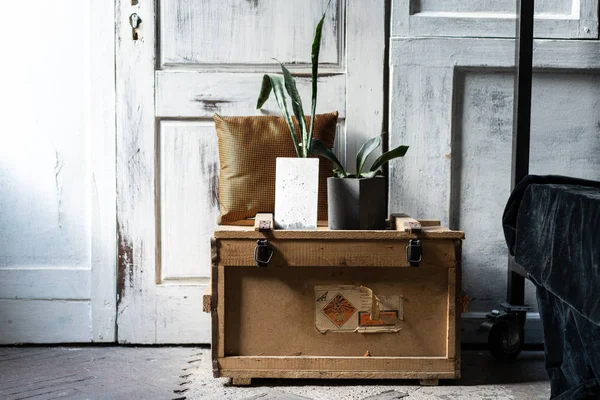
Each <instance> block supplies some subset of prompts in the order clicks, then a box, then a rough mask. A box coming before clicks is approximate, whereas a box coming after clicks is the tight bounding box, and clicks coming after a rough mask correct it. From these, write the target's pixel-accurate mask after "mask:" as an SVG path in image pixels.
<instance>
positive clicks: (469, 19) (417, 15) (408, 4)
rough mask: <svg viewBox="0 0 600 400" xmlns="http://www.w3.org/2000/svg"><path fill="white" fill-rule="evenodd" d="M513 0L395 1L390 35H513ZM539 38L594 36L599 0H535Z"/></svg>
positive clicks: (595, 35)
mask: <svg viewBox="0 0 600 400" xmlns="http://www.w3.org/2000/svg"><path fill="white" fill-rule="evenodd" d="M515 4H516V3H515V1H514V0H501V1H498V0H485V1H481V0H468V1H464V0H444V1H440V0H394V4H393V16H392V35H393V36H460V37H505V38H511V37H514V36H515V10H516V7H515ZM535 9H536V20H535V36H536V37H538V38H557V39H558V38H562V39H597V38H598V0H537V1H536V2H535Z"/></svg>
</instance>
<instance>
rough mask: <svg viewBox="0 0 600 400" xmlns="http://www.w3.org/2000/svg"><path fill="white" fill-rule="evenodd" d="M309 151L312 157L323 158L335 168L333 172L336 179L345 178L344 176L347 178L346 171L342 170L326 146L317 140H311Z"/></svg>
mask: <svg viewBox="0 0 600 400" xmlns="http://www.w3.org/2000/svg"><path fill="white" fill-rule="evenodd" d="M310 151H311V154H312V155H315V156H321V157H325V158H326V159H328V160H329V161H331V162H332V163H333V164H334V165H335V167H336V168H335V169H334V170H333V171H334V173H335V174H336V176H337V177H338V178H345V177H346V176H348V175H347V174H346V170H345V169H344V167H342V164H341V163H340V161H339V160H338V159H337V157H336V156H335V154H333V152H332V151H331V150H330V149H328V148H327V146H325V145H324V144H323V142H321V141H320V140H319V139H313V140H312V143H311V146H310Z"/></svg>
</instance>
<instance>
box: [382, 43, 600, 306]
mask: <svg viewBox="0 0 600 400" xmlns="http://www.w3.org/2000/svg"><path fill="white" fill-rule="evenodd" d="M391 51H392V53H391V61H392V71H391V72H392V83H391V91H392V100H391V116H392V118H391V133H392V135H391V146H396V145H399V144H401V143H403V144H408V145H410V146H411V148H410V150H409V152H408V153H407V155H406V156H405V157H404V159H402V160H395V161H393V162H392V164H391V168H390V211H392V212H408V213H409V214H410V215H413V216H415V217H423V218H425V217H428V218H440V219H442V221H443V222H444V223H450V225H451V226H453V227H455V228H460V229H463V230H465V232H466V237H467V240H466V241H465V243H464V247H463V288H464V290H465V291H466V292H467V293H468V294H469V295H470V296H471V297H472V298H473V299H472V301H471V308H472V310H474V311H486V310H489V309H491V308H492V307H495V306H496V304H497V302H498V301H499V300H502V299H504V298H505V288H506V268H507V257H506V254H507V252H506V244H505V243H504V239H503V235H502V228H501V216H502V211H503V209H504V205H505V204H506V200H507V199H508V195H509V193H510V162H511V161H510V157H511V156H510V154H511V134H512V96H513V86H512V85H513V80H512V79H513V78H512V74H511V73H510V70H509V68H511V67H513V66H514V42H513V41H511V40H501V39H460V38H430V39H425V38H423V39H400V38H398V39H393V40H392V45H391ZM534 54H535V57H534V68H535V75H534V82H533V102H532V104H533V107H532V148H531V169H530V171H531V173H537V174H553V173H558V174H564V175H570V176H578V177H584V178H590V179H600V173H598V171H600V156H599V154H600V152H599V151H598V150H600V148H599V147H598V146H599V143H600V142H599V141H598V138H599V136H600V129H599V128H598V126H599V122H600V120H599V119H598V115H600V103H599V102H598V98H600V80H599V79H600V78H599V76H598V74H596V73H595V72H594V71H593V70H598V69H599V68H600V57H599V56H598V54H600V43H599V42H597V41H585V42H584V41H576V42H568V43H565V42H564V41H555V40H538V41H536V42H535V45H534ZM528 301H529V302H530V304H533V305H535V299H534V296H533V293H532V291H531V287H529V289H528Z"/></svg>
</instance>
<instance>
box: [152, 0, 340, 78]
mask: <svg viewBox="0 0 600 400" xmlns="http://www.w3.org/2000/svg"><path fill="white" fill-rule="evenodd" d="M328 1H329V0H314V1H310V2H306V1H304V0H287V1H284V2H282V1H278V0H261V1H257V0H254V1H248V0H230V1H228V2H227V3H226V5H225V4H223V2H219V1H206V2H190V1H188V0H164V1H161V2H160V18H161V21H160V28H159V29H160V54H161V65H162V66H163V67H166V66H177V67H182V66H186V67H189V66H195V65H211V64H213V65H215V67H216V68H220V67H222V66H224V65H237V66H238V67H239V68H240V69H243V70H245V69H247V67H248V66H250V65H255V64H259V65H260V64H273V57H276V58H277V59H278V60H279V61H281V62H283V63H286V64H305V65H308V66H310V63H311V60H310V51H307V49H310V48H311V45H312V38H313V33H314V27H315V26H316V23H315V21H318V20H319V18H320V16H321V14H322V11H323V10H324V9H325V6H326V5H327V2H328ZM340 6H343V2H341V4H340ZM327 14H328V15H327V22H326V23H325V24H324V26H323V41H322V43H321V46H322V47H321V54H320V57H319V62H320V63H322V64H334V65H337V64H339V63H340V61H341V60H342V55H343V49H342V48H341V44H342V39H343V38H342V35H343V30H338V26H339V27H343V26H344V21H343V15H344V12H343V8H342V7H330V9H329V10H328V12H327Z"/></svg>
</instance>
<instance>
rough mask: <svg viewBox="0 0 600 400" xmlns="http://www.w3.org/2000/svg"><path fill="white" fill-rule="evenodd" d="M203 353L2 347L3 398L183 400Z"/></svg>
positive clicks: (186, 349)
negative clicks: (193, 370) (191, 372)
mask: <svg viewBox="0 0 600 400" xmlns="http://www.w3.org/2000/svg"><path fill="white" fill-rule="evenodd" d="M200 350H201V349H198V348H192V347H138V348H135V347H0V399H2V400H13V399H14V400H16V399H27V400H40V399H46V400H48V399H60V398H68V399H106V400H108V399H110V400H113V399H181V398H185V392H186V391H187V388H186V385H187V384H188V383H189V379H186V378H189V376H190V373H189V372H186V371H188V370H189V371H191V370H192V369H194V365H195V363H197V362H198V361H199V358H200V357H199V352H200Z"/></svg>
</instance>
